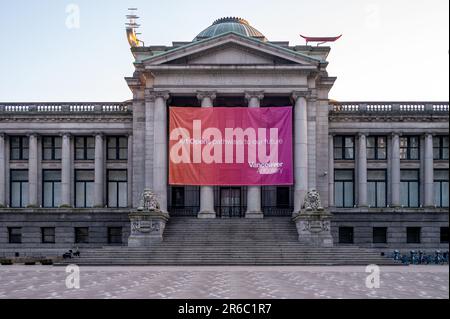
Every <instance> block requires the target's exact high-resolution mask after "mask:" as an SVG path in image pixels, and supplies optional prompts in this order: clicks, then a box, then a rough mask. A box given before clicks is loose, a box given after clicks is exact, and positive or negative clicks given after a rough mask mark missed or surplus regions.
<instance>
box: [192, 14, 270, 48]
mask: <svg viewBox="0 0 450 319" xmlns="http://www.w3.org/2000/svg"><path fill="white" fill-rule="evenodd" d="M228 32H236V33H239V34H242V35H245V36H247V37H251V38H255V39H259V40H261V41H264V42H265V41H267V39H266V37H265V36H264V35H263V34H262V33H261V32H259V31H258V30H256V29H255V28H254V27H252V26H251V25H250V24H249V23H248V21H247V20H244V19H241V18H235V17H228V18H222V19H219V20H216V21H214V23H213V24H212V25H211V26H210V27H208V28H207V29H205V30H204V31H202V32H201V33H200V34H199V35H198V36H197V37H196V38H195V39H194V41H200V40H204V39H207V38H212V37H215V36H218V35H220V34H224V33H228Z"/></svg>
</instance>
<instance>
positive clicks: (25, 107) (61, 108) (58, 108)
mask: <svg viewBox="0 0 450 319" xmlns="http://www.w3.org/2000/svg"><path fill="white" fill-rule="evenodd" d="M130 111H131V103H127V102H123V103H115V102H113V103H0V113H124V112H130Z"/></svg>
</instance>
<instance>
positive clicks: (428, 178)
mask: <svg viewBox="0 0 450 319" xmlns="http://www.w3.org/2000/svg"><path fill="white" fill-rule="evenodd" d="M424 161H425V162H424V168H425V171H424V173H425V174H424V177H425V196H424V203H423V204H424V206H425V207H433V206H434V196H433V188H434V156H433V135H432V134H431V133H427V134H426V135H425V156H424Z"/></svg>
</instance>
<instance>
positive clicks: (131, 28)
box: [125, 8, 145, 48]
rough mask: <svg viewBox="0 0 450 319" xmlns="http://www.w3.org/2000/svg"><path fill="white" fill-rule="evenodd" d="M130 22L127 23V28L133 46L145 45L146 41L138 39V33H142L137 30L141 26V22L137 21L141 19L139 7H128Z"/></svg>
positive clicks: (129, 41)
mask: <svg viewBox="0 0 450 319" xmlns="http://www.w3.org/2000/svg"><path fill="white" fill-rule="evenodd" d="M126 17H127V19H128V22H127V23H125V25H126V30H127V39H128V43H129V44H130V46H131V47H133V48H135V47H138V46H140V45H141V44H142V46H144V45H145V44H144V42H143V41H141V40H139V39H138V37H137V36H138V35H141V33H137V32H136V30H137V29H139V28H140V26H141V25H140V24H138V23H137V22H136V21H137V20H139V16H138V15H137V8H128V14H127V15H126Z"/></svg>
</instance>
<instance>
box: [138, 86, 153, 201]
mask: <svg viewBox="0 0 450 319" xmlns="http://www.w3.org/2000/svg"><path fill="white" fill-rule="evenodd" d="M155 99H156V95H155V91H153V90H146V91H145V136H144V141H145V147H144V149H140V152H142V153H144V156H143V157H144V167H145V170H144V171H145V174H144V175H145V176H144V188H145V189H151V190H153V179H154V178H153V160H154V147H155V140H154V136H155V129H154V125H155V119H154V114H155ZM141 173H143V172H141ZM143 191H144V190H143V189H142V190H140V192H141V193H142V192H143Z"/></svg>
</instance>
